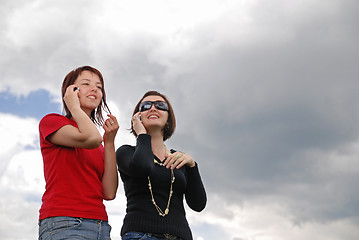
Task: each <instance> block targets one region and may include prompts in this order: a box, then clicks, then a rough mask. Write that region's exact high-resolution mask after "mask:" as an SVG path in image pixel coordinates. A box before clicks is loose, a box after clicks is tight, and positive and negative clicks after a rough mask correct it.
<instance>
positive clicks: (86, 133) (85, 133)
mask: <svg viewBox="0 0 359 240" xmlns="http://www.w3.org/2000/svg"><path fill="white" fill-rule="evenodd" d="M70 111H71V114H72V117H73V119H74V120H75V122H76V123H77V126H78V129H79V132H80V135H79V141H82V142H87V143H88V144H89V145H90V146H93V147H99V146H100V145H101V143H102V136H101V134H100V132H99V131H98V129H97V127H96V125H95V124H94V123H93V122H92V120H91V119H90V117H89V116H88V115H87V114H86V113H85V112H84V111H83V110H82V109H81V108H79V107H77V108H72V109H71V110H70Z"/></svg>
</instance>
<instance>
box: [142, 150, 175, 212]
mask: <svg viewBox="0 0 359 240" xmlns="http://www.w3.org/2000/svg"><path fill="white" fill-rule="evenodd" d="M167 151H168V150H167V148H166V152H167ZM153 161H154V163H155V164H158V165H160V166H164V164H163V163H160V162H158V161H157V160H156V159H153ZM174 182H175V176H174V173H173V169H171V187H170V192H169V194H168V202H167V207H166V209H165V211H164V212H163V211H162V209H161V208H160V207H159V206H158V205H157V204H156V201H155V198H154V196H153V192H152V185H151V180H150V176H148V188H149V189H150V193H151V198H152V203H153V205H154V206H155V208H156V210H157V212H158V214H159V215H160V216H162V217H164V216H166V215H167V214H168V213H169V212H170V203H171V198H172V194H173V190H172V187H173V183H174Z"/></svg>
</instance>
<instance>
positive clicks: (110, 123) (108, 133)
mask: <svg viewBox="0 0 359 240" xmlns="http://www.w3.org/2000/svg"><path fill="white" fill-rule="evenodd" d="M107 116H108V117H109V118H108V119H107V120H106V121H105V123H104V124H103V129H104V130H105V133H104V134H103V141H104V142H106V141H114V139H115V136H116V134H117V130H118V128H119V125H118V122H117V119H116V117H115V116H113V115H111V114H107Z"/></svg>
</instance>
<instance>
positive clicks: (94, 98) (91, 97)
mask: <svg viewBox="0 0 359 240" xmlns="http://www.w3.org/2000/svg"><path fill="white" fill-rule="evenodd" d="M87 98H90V99H93V100H96V97H95V96H88V97H87Z"/></svg>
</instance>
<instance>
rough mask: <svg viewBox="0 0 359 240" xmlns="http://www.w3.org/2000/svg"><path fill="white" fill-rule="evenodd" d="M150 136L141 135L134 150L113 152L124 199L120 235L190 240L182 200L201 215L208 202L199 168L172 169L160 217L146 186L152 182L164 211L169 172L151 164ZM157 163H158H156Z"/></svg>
mask: <svg viewBox="0 0 359 240" xmlns="http://www.w3.org/2000/svg"><path fill="white" fill-rule="evenodd" d="M154 158H157V157H156V156H154V154H153V152H152V148H151V136H150V135H147V134H141V135H139V136H138V138H137V144H136V146H135V147H134V146H130V145H123V146H121V147H120V148H118V149H117V151H116V159H117V165H118V169H119V172H120V176H121V179H122V181H123V184H124V189H125V194H126V197H127V208H126V216H125V218H124V222H123V226H122V229H121V235H123V234H125V233H126V232H131V231H137V232H147V233H168V234H172V235H175V236H178V237H180V238H182V239H184V240H192V233H191V230H190V228H189V225H188V222H187V219H186V213H185V209H184V206H183V196H185V199H186V202H187V204H188V206H189V207H190V208H191V209H193V210H195V211H198V212H200V211H202V210H203V209H204V208H205V206H206V202H207V197H206V192H205V189H204V186H203V183H202V180H201V177H200V174H199V170H198V165H197V163H196V166H195V167H192V168H190V167H187V166H184V167H182V168H180V169H174V175H175V182H174V183H173V195H172V198H171V204H170V207H169V213H168V215H166V216H164V217H162V216H160V215H159V213H158V212H157V210H156V208H155V206H154V205H153V203H152V198H151V193H150V190H149V186H148V176H149V177H150V179H151V185H152V192H153V195H154V198H155V201H156V204H157V205H158V206H159V207H160V208H161V209H162V211H164V210H165V209H166V206H167V202H168V197H169V191H170V186H171V170H170V169H167V168H166V167H164V166H160V165H158V164H155V163H154ZM157 160H158V159H157Z"/></svg>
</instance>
